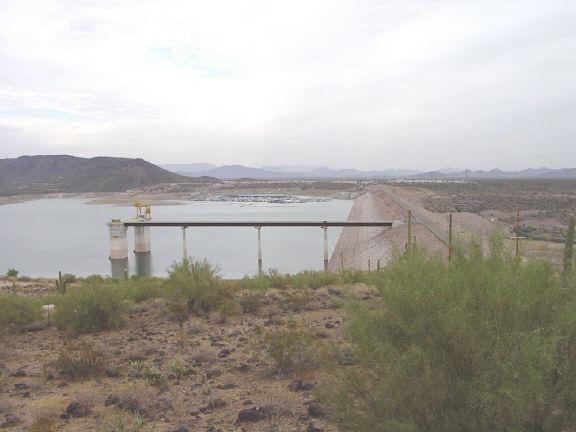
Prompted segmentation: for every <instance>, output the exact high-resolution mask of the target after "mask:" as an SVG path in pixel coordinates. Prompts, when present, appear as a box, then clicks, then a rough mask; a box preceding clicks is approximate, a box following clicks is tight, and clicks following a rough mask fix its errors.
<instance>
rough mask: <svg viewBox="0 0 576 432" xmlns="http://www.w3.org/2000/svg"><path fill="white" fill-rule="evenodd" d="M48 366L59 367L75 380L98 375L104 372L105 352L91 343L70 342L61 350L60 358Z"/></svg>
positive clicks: (63, 372)
mask: <svg viewBox="0 0 576 432" xmlns="http://www.w3.org/2000/svg"><path fill="white" fill-rule="evenodd" d="M48 368H54V369H57V370H59V371H60V373H61V374H62V375H65V376H69V377H70V378H72V380H74V381H76V380H78V379H80V380H81V379H85V378H89V377H96V376H100V375H102V374H103V373H104V369H105V362H104V354H103V353H102V351H100V350H97V349H95V348H94V347H93V346H92V345H90V344H85V343H79V344H74V343H69V344H66V345H65V346H64V347H63V348H62V349H61V350H60V352H59V353H58V358H57V359H56V360H55V361H53V362H51V363H49V364H48Z"/></svg>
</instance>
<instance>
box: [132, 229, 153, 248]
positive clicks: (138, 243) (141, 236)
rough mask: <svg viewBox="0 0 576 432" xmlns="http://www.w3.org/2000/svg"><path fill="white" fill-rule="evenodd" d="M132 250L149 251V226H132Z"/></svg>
mask: <svg viewBox="0 0 576 432" xmlns="http://www.w3.org/2000/svg"><path fill="white" fill-rule="evenodd" d="M134 252H136V253H150V228H149V227H146V226H138V227H134Z"/></svg>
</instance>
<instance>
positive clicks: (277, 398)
mask: <svg viewBox="0 0 576 432" xmlns="http://www.w3.org/2000/svg"><path fill="white" fill-rule="evenodd" d="M4 282H12V281H3V283H4ZM16 284H17V289H18V290H19V291H20V292H21V293H23V292H27V293H31V294H32V295H35V294H37V292H36V291H34V290H32V291H27V290H29V289H30V286H29V285H30V284H32V285H34V286H36V285H44V286H45V289H46V290H48V289H53V287H52V286H51V285H50V284H49V283H48V282H47V281H31V282H17V283H16ZM290 294H291V293H290V292H289V291H285V290H282V291H280V290H269V291H267V292H266V296H265V298H264V300H263V305H264V306H263V307H262V309H261V310H260V311H259V312H257V313H251V314H242V315H239V316H235V317H232V318H227V319H225V320H223V319H222V317H221V315H218V314H215V315H211V316H201V317H194V318H192V319H191V320H190V321H188V322H186V323H184V325H183V326H182V327H181V326H180V324H178V323H177V322H174V321H172V320H170V318H169V315H168V314H167V311H166V307H165V304H164V301H163V300H153V301H149V302H147V303H143V304H140V305H137V306H135V307H134V308H133V309H132V310H131V311H130V313H129V315H128V317H127V323H126V325H125V327H124V328H121V329H119V330H116V331H104V332H99V333H95V334H88V335H83V336H79V337H72V336H71V335H69V334H66V333H65V332H64V331H62V330H58V329H57V328H56V327H55V325H54V324H53V323H51V322H49V318H48V317H46V318H45V320H44V321H43V322H42V323H41V324H40V325H34V326H29V327H28V328H27V329H26V331H23V332H19V333H14V334H8V333H6V332H4V333H2V334H1V338H2V339H0V377H1V378H0V424H1V426H0V427H1V428H2V430H4V429H6V430H10V431H50V430H59V431H116V430H126V431H127V430H142V431H151V430H154V431H156V432H167V431H179V432H184V431H186V430H188V431H207V432H208V431H212V432H216V431H247V432H248V431H303V432H304V431H326V432H328V431H336V430H337V429H336V427H335V426H334V425H331V424H330V423H329V422H328V420H327V419H326V418H325V416H326V408H325V407H323V406H322V405H319V404H318V403H316V402H315V397H314V389H315V388H317V387H318V386H319V385H321V384H322V382H323V379H324V375H323V373H322V372H320V371H319V370H309V371H305V372H302V373H293V374H288V375H286V376H280V375H278V374H277V373H275V372H274V369H273V367H272V366H271V365H272V363H271V359H270V358H269V356H267V353H266V352H265V351H264V350H263V348H262V340H263V339H264V338H265V336H266V334H267V333H268V332H270V331H273V330H288V329H290V328H305V329H309V330H310V332H312V334H314V335H315V339H316V340H317V343H318V344H324V345H325V346H329V345H333V346H335V347H337V349H338V347H343V346H346V343H347V341H346V338H345V337H344V336H343V332H342V324H343V312H342V310H341V309H340V308H339V305H340V302H341V299H342V298H343V296H344V295H345V294H350V295H355V296H359V297H360V298H361V299H364V301H371V299H373V298H375V297H376V293H375V292H374V290H373V289H371V288H369V287H366V286H364V285H360V284H357V285H355V286H351V287H348V288H342V287H338V288H336V287H323V288H320V289H318V290H316V291H314V292H313V297H312V298H310V299H308V301H307V302H306V304H305V305H303V306H302V307H301V309H297V308H295V307H293V305H291V304H290V300H289V299H290ZM82 344H87V345H89V346H91V347H93V348H94V349H96V350H97V351H99V352H101V353H102V354H103V356H104V364H105V373H103V374H101V375H99V376H96V377H91V378H88V379H84V380H80V379H78V380H74V379H72V377H70V376H67V375H62V373H61V372H60V370H59V369H58V368H56V367H54V366H53V362H54V361H55V360H56V359H57V358H58V356H59V354H60V353H62V352H63V350H64V351H67V352H70V351H73V350H74V349H75V348H74V347H78V346H81V345H82ZM175 359H180V360H182V361H183V362H184V364H185V365H186V372H185V373H184V375H183V376H182V377H180V378H179V379H177V378H176V377H175V376H174V375H171V374H170V369H169V367H170V366H169V365H170V364H171V362H172V361H174V360H175ZM135 361H150V362H152V363H153V364H154V365H157V367H158V368H159V369H160V370H161V371H162V374H163V375H164V376H165V377H166V380H165V382H164V383H163V384H162V385H161V386H154V385H151V384H150V383H149V382H148V381H147V380H146V379H145V377H143V376H142V375H141V374H140V373H138V369H137V368H136V367H135V366H134V365H135V363H134V362H135ZM299 380H300V381H301V382H300V381H299ZM118 408H122V409H118ZM136 408H137V409H138V410H140V412H142V413H143V418H144V424H143V426H142V428H141V429H128V428H124V429H120V428H118V425H119V424H120V423H121V420H122V419H120V418H119V416H121V415H124V416H125V417H126V416H128V418H129V419H132V416H133V414H132V412H130V410H136ZM241 412H245V413H246V412H248V414H247V415H248V417H247V418H252V419H253V421H247V420H246V417H243V418H242V414H240V413H241ZM254 412H256V413H259V412H261V413H262V415H261V416H260V417H258V416H256V417H254V415H255V414H254ZM250 415H252V417H250ZM244 416H246V414H244ZM124 420H126V418H124ZM114 427H116V429H114Z"/></svg>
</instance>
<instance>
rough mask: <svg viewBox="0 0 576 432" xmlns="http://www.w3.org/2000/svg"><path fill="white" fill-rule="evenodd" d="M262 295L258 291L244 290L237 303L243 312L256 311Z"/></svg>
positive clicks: (260, 304)
mask: <svg viewBox="0 0 576 432" xmlns="http://www.w3.org/2000/svg"><path fill="white" fill-rule="evenodd" d="M263 300H264V295H263V294H261V293H258V292H245V293H244V294H242V295H241V296H240V298H239V299H238V303H239V304H240V307H241V308H242V312H244V313H245V314H251V313H256V312H258V311H259V310H260V308H261V307H262V302H263Z"/></svg>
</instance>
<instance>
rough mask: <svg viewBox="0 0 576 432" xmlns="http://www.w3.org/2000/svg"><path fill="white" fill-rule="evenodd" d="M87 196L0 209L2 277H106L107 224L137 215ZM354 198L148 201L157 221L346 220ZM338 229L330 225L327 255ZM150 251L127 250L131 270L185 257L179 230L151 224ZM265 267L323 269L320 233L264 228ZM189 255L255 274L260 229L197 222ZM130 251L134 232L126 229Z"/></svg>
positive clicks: (189, 234)
mask: <svg viewBox="0 0 576 432" xmlns="http://www.w3.org/2000/svg"><path fill="white" fill-rule="evenodd" d="M89 201H90V200H89V199H82V198H71V199H43V200H36V201H29V202H25V203H19V204H10V205H2V206H0V222H1V225H0V226H1V228H0V274H5V273H6V271H8V269H11V268H13V269H16V270H18V271H19V272H20V273H19V274H20V275H21V276H30V277H51V278H54V277H57V275H58V271H62V273H72V274H75V275H77V276H89V275H92V274H99V275H103V276H104V275H111V274H112V269H111V262H110V260H109V259H108V256H109V250H110V243H109V232H108V227H107V226H106V222H109V221H110V220H111V219H112V218H120V219H122V220H126V219H130V218H133V217H135V215H136V210H135V208H134V207H129V206H126V207H121V206H114V205H87V204H86V203H87V202H89ZM352 204H353V201H346V200H331V201H326V202H305V203H294V204H276V203H263V202H257V203H245V202H201V201H191V202H189V201H183V202H182V204H181V205H166V206H161V205H159V206H152V219H153V220H154V221H227V220H228V221H232V220H233V221H243V220H246V221H249V220H260V221H268V220H269V221H274V220H277V221H280V220H281V221H302V220H307V221H324V220H329V221H330V220H332V221H335V220H337V221H344V220H346V218H347V217H348V213H349V212H350V208H351V207H352ZM341 230H342V229H341V228H329V229H328V246H329V253H330V254H331V253H332V251H333V249H334V246H335V244H336V242H337V241H338V237H339V235H340V232H341ZM150 232H151V244H152V252H151V254H150V256H149V257H147V258H146V261H145V262H144V263H143V262H141V261H139V262H136V257H135V254H134V253H130V254H129V259H128V273H129V274H130V275H132V274H135V273H136V270H139V271H140V270H141V269H142V268H145V272H146V273H149V274H152V275H154V276H166V274H167V270H168V268H169V267H170V265H171V264H173V263H174V262H175V261H180V260H181V259H182V246H183V245H182V229H181V228H179V227H173V228H168V227H153V228H151V231H150ZM261 233H262V255H263V267H264V270H267V269H270V268H276V269H278V271H280V272H281V273H297V272H300V271H303V270H322V269H323V265H324V264H323V253H324V252H323V250H324V249H323V247H324V246H323V230H322V229H321V228H318V227H291V228H286V227H263V228H262V231H261ZM186 238H187V245H186V246H187V251H188V255H189V256H191V257H193V258H195V259H203V258H206V259H207V260H208V262H210V263H211V264H214V265H217V266H219V268H220V274H221V276H222V277H224V278H226V279H237V278H242V277H243V276H245V275H254V274H256V273H257V272H258V263H257V254H258V250H257V248H258V244H257V230H256V229H254V228H253V227H218V228H211V227H198V228H193V227H191V228H188V229H187V230H186ZM128 241H129V251H132V250H133V249H134V231H133V228H130V229H129V230H128Z"/></svg>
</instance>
